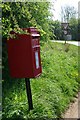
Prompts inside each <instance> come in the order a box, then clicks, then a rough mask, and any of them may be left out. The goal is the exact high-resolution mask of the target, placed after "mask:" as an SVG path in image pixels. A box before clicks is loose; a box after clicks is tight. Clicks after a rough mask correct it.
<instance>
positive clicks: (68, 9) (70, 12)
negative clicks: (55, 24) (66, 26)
mask: <svg viewBox="0 0 80 120" xmlns="http://www.w3.org/2000/svg"><path fill="white" fill-rule="evenodd" d="M76 15H77V11H76V9H75V8H74V7H73V6H64V7H61V19H62V22H69V20H70V19H71V18H76Z"/></svg>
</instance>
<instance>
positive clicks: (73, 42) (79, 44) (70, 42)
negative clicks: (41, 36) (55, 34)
mask: <svg viewBox="0 0 80 120" xmlns="http://www.w3.org/2000/svg"><path fill="white" fill-rule="evenodd" d="M52 41H53V42H59V43H65V41H61V40H52ZM66 43H69V44H73V45H76V46H80V42H79V41H66Z"/></svg>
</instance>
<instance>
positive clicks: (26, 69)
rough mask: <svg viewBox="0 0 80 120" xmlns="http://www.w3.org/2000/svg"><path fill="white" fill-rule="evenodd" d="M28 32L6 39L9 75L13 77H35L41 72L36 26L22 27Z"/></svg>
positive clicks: (38, 36)
mask: <svg viewBox="0 0 80 120" xmlns="http://www.w3.org/2000/svg"><path fill="white" fill-rule="evenodd" d="M23 30H27V31H28V32H29V34H18V33H15V32H14V34H16V38H10V39H9V40H7V44H8V61H9V68H10V75H11V77H14V78H35V77H37V76H39V75H40V74H41V73H42V68H41V59H40V44H39V40H40V34H39V32H38V31H37V29H36V28H34V27H30V28H24V29H23Z"/></svg>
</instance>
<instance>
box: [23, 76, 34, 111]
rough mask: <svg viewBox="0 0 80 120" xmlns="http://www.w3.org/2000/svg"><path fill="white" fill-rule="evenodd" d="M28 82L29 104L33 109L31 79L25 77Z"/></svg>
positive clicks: (30, 108)
mask: <svg viewBox="0 0 80 120" xmlns="http://www.w3.org/2000/svg"><path fill="white" fill-rule="evenodd" d="M25 83H26V93H27V98H28V105H29V111H30V110H32V109H33V103H32V94H31V87H30V79H29V78H25Z"/></svg>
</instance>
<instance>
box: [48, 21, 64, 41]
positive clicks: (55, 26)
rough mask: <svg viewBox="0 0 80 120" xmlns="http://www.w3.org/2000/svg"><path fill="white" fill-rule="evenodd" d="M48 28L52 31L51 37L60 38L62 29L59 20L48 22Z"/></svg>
mask: <svg viewBox="0 0 80 120" xmlns="http://www.w3.org/2000/svg"><path fill="white" fill-rule="evenodd" d="M50 28H51V30H52V33H53V39H54V38H55V39H56V40H61V39H62V29H61V23H60V21H58V20H55V21H53V20H52V21H51V22H50ZM54 35H55V36H54ZM53 39H52V40H53Z"/></svg>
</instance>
